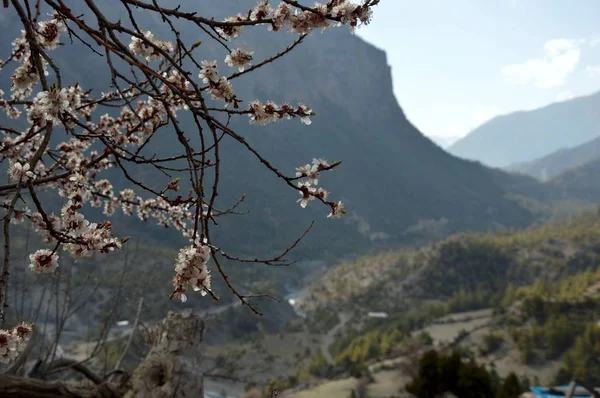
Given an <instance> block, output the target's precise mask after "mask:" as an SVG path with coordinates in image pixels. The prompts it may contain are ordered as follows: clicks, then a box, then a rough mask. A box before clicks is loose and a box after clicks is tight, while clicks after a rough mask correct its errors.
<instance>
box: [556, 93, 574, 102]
mask: <svg viewBox="0 0 600 398" xmlns="http://www.w3.org/2000/svg"><path fill="white" fill-rule="evenodd" d="M573 98H575V95H574V94H573V93H572V92H570V91H569V90H565V91H561V92H560V93H558V94H557V95H556V101H558V102H562V101H568V100H570V99H573Z"/></svg>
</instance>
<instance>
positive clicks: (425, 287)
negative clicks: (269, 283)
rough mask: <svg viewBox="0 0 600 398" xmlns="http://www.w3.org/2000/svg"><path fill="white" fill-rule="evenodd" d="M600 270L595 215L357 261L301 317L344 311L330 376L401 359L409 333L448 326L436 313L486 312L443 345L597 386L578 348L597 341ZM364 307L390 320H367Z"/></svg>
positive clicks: (311, 298)
mask: <svg viewBox="0 0 600 398" xmlns="http://www.w3.org/2000/svg"><path fill="white" fill-rule="evenodd" d="M599 266H600V210H597V211H594V212H590V213H587V214H586V215H585V216H582V217H577V218H573V219H571V220H569V221H565V222H562V223H549V224H546V225H542V226H535V227H531V228H529V229H527V230H524V231H513V232H502V233H486V234H483V233H479V234H459V235H455V236H452V237H450V238H447V239H444V240H442V241H440V242H436V243H433V244H430V245H427V246H426V247H424V248H422V249H419V250H398V251H389V252H385V253H380V254H376V255H371V256H365V257H361V258H358V259H356V260H354V261H351V262H346V263H344V264H341V265H340V266H338V267H336V268H334V269H332V270H331V271H329V272H328V273H327V274H326V275H325V276H324V277H323V278H321V279H320V280H319V281H317V282H316V283H315V284H314V285H313V287H312V289H311V290H310V291H309V292H308V293H307V294H306V296H305V298H304V300H303V304H304V307H305V309H307V310H308V311H309V319H310V318H311V316H319V315H317V314H324V313H327V311H326V310H325V309H329V311H330V312H331V311H334V312H335V311H337V312H339V313H346V314H350V315H351V317H352V320H351V321H350V322H349V323H348V325H351V326H349V327H347V328H346V329H345V331H344V333H343V334H342V335H340V336H339V338H337V339H336V341H335V343H334V344H333V345H332V346H331V347H329V348H330V350H331V352H332V354H333V357H334V358H335V363H336V365H335V366H337V368H336V367H334V368H331V369H338V371H340V370H342V369H346V371H348V372H350V374H352V373H356V372H357V371H358V370H360V369H362V367H363V366H364V364H366V363H373V361H381V360H383V359H386V358H393V357H402V356H404V355H406V350H407V348H408V347H409V346H410V344H413V343H414V341H415V340H414V338H415V337H416V338H417V341H418V344H419V345H420V346H422V347H427V346H430V345H431V344H433V343H434V339H432V338H431V336H429V333H428V332H427V330H431V328H430V327H428V325H435V324H440V325H443V324H452V323H453V322H454V321H453V320H452V318H440V317H441V316H443V315H444V314H449V313H459V312H465V311H472V310H477V309H484V308H493V312H491V313H489V314H488V315H485V316H483V317H482V318H481V320H482V321H481V322H479V323H478V324H477V325H478V326H474V327H473V328H472V329H471V330H470V331H466V330H462V331H459V333H457V334H456V335H455V336H454V337H449V338H448V339H447V341H446V343H444V344H445V346H447V347H463V348H464V349H466V350H467V351H470V352H471V354H472V355H475V356H477V357H478V358H479V360H481V361H483V363H486V364H487V365H489V366H492V367H494V366H495V364H496V363H498V364H499V366H500V367H502V366H504V367H505V368H506V365H502V364H505V363H510V364H511V365H510V366H508V367H509V368H515V367H516V368H520V369H523V372H525V373H531V374H534V375H537V374H544V375H546V376H544V377H546V379H547V380H546V382H552V381H556V382H564V381H569V380H570V378H571V377H573V376H574V375H575V376H577V377H580V378H582V379H585V380H589V381H590V382H592V383H599V382H600V379H598V377H597V376H596V375H595V374H593V373H592V371H591V370H590V369H595V366H596V365H595V362H594V361H595V359H594V357H593V355H591V354H590V353H589V352H587V351H586V350H591V349H592V348H594V347H596V345H597V344H599V343H598V338H599V335H598V330H599V329H598V326H597V325H596V323H597V322H598V320H599V319H600V317H599V312H598V311H599V310H600V300H599V299H598V298H597V296H598V295H597V292H598V291H599V290H600V267H599ZM370 311H385V312H387V313H388V318H387V319H373V318H369V317H368V316H367V312H370ZM444 319H445V320H444ZM415 333H416V334H415ZM411 342H412V343H411ZM439 343H443V341H439V342H438V343H436V344H439ZM315 361H316V362H315V363H319V358H315ZM320 361H321V365H322V366H324V365H323V363H322V359H321V360H320ZM511 361H512V362H511ZM536 369H537V370H536ZM505 370H506V369H505ZM321 371H322V372H323V369H321ZM330 371H331V370H330ZM334 373H335V372H334ZM506 376H507V374H503V375H502V377H506ZM536 377H537V376H536Z"/></svg>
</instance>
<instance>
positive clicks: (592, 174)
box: [550, 159, 600, 202]
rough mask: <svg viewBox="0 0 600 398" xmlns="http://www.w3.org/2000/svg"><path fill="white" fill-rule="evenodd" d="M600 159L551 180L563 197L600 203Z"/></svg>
mask: <svg viewBox="0 0 600 398" xmlns="http://www.w3.org/2000/svg"><path fill="white" fill-rule="evenodd" d="M599 180H600V159H596V160H593V161H591V162H588V163H585V164H583V165H581V166H578V167H575V168H573V169H570V170H567V171H565V172H564V173H563V174H561V175H559V176H558V177H555V178H553V179H552V180H550V183H552V184H553V185H554V186H555V187H557V188H558V189H560V192H561V194H562V196H563V197H565V198H567V197H577V198H579V199H583V200H588V201H594V202H596V201H598V198H599V197H600V184H598V181H599Z"/></svg>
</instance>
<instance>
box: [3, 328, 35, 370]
mask: <svg viewBox="0 0 600 398" xmlns="http://www.w3.org/2000/svg"><path fill="white" fill-rule="evenodd" d="M32 333H33V325H32V324H28V323H21V324H19V325H17V326H16V327H14V328H12V329H10V330H4V329H0V362H1V363H10V362H11V361H13V360H14V359H16V358H17V357H18V356H19V354H20V353H21V352H23V350H24V349H25V347H26V346H27V342H28V341H29V339H30V338H31V335H32Z"/></svg>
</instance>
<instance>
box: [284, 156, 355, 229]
mask: <svg viewBox="0 0 600 398" xmlns="http://www.w3.org/2000/svg"><path fill="white" fill-rule="evenodd" d="M333 167H335V165H331V164H329V162H328V161H327V160H325V159H317V158H314V159H313V160H312V163H309V164H306V165H304V166H300V167H297V168H296V178H299V179H301V180H300V181H298V192H299V193H300V199H298V200H297V202H300V206H301V207H302V208H305V207H306V206H307V205H308V204H309V203H310V202H311V201H313V200H315V199H318V200H320V201H322V202H323V203H326V204H328V205H329V206H330V208H331V212H330V213H329V214H328V215H327V217H328V218H339V217H341V216H342V215H343V214H345V213H346V210H345V209H344V204H343V203H342V202H341V201H337V202H328V201H327V198H328V197H329V192H328V191H326V190H325V189H323V188H321V187H319V188H316V186H317V185H319V175H320V173H321V172H323V171H325V170H331V169H332V168H333Z"/></svg>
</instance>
